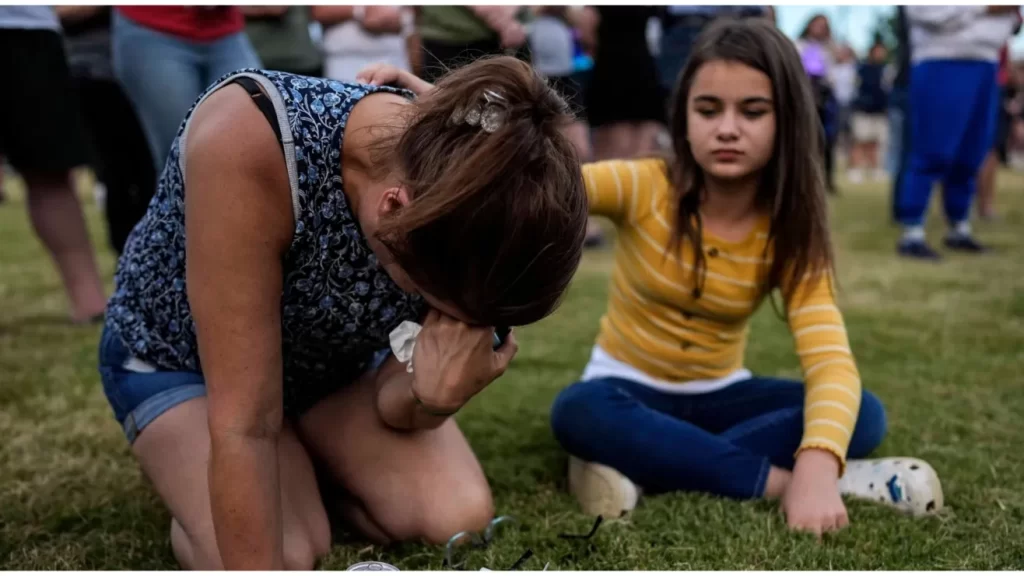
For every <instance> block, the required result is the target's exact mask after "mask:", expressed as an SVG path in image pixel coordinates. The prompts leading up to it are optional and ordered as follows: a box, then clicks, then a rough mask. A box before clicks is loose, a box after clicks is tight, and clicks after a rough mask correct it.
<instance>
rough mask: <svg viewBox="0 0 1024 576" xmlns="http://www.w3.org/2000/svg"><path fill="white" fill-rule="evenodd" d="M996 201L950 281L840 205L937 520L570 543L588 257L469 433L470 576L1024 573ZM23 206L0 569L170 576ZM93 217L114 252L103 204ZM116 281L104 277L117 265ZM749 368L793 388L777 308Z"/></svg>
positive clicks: (1009, 193)
mask: <svg viewBox="0 0 1024 576" xmlns="http://www.w3.org/2000/svg"><path fill="white" fill-rule="evenodd" d="M999 186H1000V190H999V204H1000V207H1001V209H1002V212H1003V215H1004V218H1003V219H1002V220H1001V221H999V222H997V223H993V224H987V223H986V224H979V225H977V228H978V230H979V235H980V237H981V238H982V239H983V240H986V241H988V242H990V243H991V244H992V245H993V246H994V247H995V248H996V250H997V251H996V252H995V253H994V254H990V255H985V256H983V257H974V258H972V257H966V256H950V257H949V258H948V259H947V260H946V261H945V262H944V263H942V264H939V265H934V264H923V263H914V262H907V261H904V260H899V259H897V258H895V257H894V254H893V244H894V241H895V238H896V230H895V229H894V228H893V227H892V226H891V225H890V224H889V222H888V214H889V212H888V196H887V192H886V190H885V187H882V186H878V185H864V186H859V187H858V186H845V187H844V188H843V193H842V196H840V197H839V198H836V199H833V200H832V213H833V228H834V231H835V232H834V234H835V238H836V241H837V245H838V252H839V266H840V280H841V283H842V292H841V295H840V298H841V302H842V305H843V309H844V311H845V316H846V321H847V323H848V328H849V334H850V338H851V340H852V344H853V347H854V350H855V353H856V355H857V357H858V360H859V367H860V371H861V374H862V376H863V379H864V384H865V386H866V387H867V388H869V389H871V390H872V391H874V392H875V393H877V394H878V395H879V396H880V397H881V398H882V399H883V400H884V402H885V404H886V406H887V408H888V411H889V417H890V435H889V437H888V439H887V440H886V441H885V443H884V444H883V446H882V447H881V449H880V450H879V454H880V455H913V456H918V457H921V458H925V459H927V460H928V461H930V462H931V463H932V464H933V465H934V466H935V468H936V469H937V470H938V472H939V474H940V476H941V478H942V481H943V487H944V490H945V495H946V502H947V506H948V508H947V510H946V512H945V513H944V514H943V515H941V516H938V517H933V518H928V519H911V518H906V517H902V516H899V515H897V514H895V513H893V512H891V511H890V510H888V509H886V508H882V507H879V506H877V505H874V504H870V503H859V502H851V503H850V516H851V521H852V523H851V526H850V527H849V528H848V529H847V530H845V531H844V532H842V533H840V534H838V535H836V536H834V537H830V538H827V539H826V540H825V541H824V543H821V544H819V543H817V542H815V541H814V540H813V539H812V538H810V537H806V536H801V535H795V534H793V533H791V532H789V531H788V530H787V529H786V526H785V523H784V521H783V519H782V518H781V516H780V514H779V513H778V509H777V507H776V506H774V505H771V504H767V503H757V502H754V503H737V502H731V501H724V500H720V499H716V498H711V497H706V496H701V495H687V494H679V495H668V496H659V497H653V498H647V499H645V500H644V501H643V502H642V504H641V506H640V507H639V508H638V509H637V510H636V511H635V513H634V514H633V515H632V516H631V517H630V518H629V519H627V520H621V521H611V522H607V523H605V525H603V526H602V527H601V528H600V530H599V531H598V532H597V534H596V535H595V536H594V537H593V538H592V539H591V540H589V541H586V542H573V541H566V540H561V539H558V538H557V534H559V533H560V532H575V533H581V532H584V533H585V532H586V531H587V530H589V528H590V525H591V522H592V521H591V519H589V518H587V517H585V516H583V515H582V514H580V513H579V512H578V511H577V509H576V507H575V505H574V502H573V500H572V499H571V498H570V496H569V495H568V494H567V493H566V490H565V473H564V471H565V456H564V455H563V453H562V452H561V450H560V449H559V447H558V446H557V444H556V443H555V441H554V440H553V438H552V436H551V434H550V432H549V428H548V423H547V414H548V407H549V406H550V404H551V401H552V399H553V398H554V396H555V394H556V393H557V392H558V390H559V389H560V388H561V387H562V386H564V385H566V384H568V383H570V382H572V381H573V380H574V378H575V377H576V376H577V375H578V374H579V372H580V369H581V368H582V366H583V364H584V362H585V360H586V358H587V356H588V353H589V349H590V346H591V344H592V342H593V339H594V335H595V332H596V328H597V322H598V318H599V317H600V315H601V314H602V311H603V307H604V299H605V294H606V278H607V274H608V271H609V269H610V262H611V260H610V254H609V253H608V252H603V253H595V254H591V255H588V257H587V259H586V261H585V263H584V265H583V267H582V269H581V271H580V272H579V275H578V278H577V280H576V283H575V285H574V287H573V289H572V292H571V295H570V297H569V298H568V300H567V301H566V303H565V305H564V306H563V307H562V308H561V309H560V310H559V312H558V313H557V314H556V315H555V316H553V317H552V318H550V319H549V320H547V321H545V322H543V323H542V324H540V325H538V326H534V327H530V328H527V329H524V330H522V331H521V333H520V342H521V352H520V354H519V357H518V358H517V360H516V362H515V363H514V365H513V368H512V369H511V370H510V372H509V373H508V374H507V376H506V377H505V378H503V379H502V380H501V381H499V382H497V383H495V384H494V385H493V386H492V387H491V388H490V389H488V390H487V391H486V392H484V393H483V394H482V395H481V396H480V397H479V398H478V399H477V400H475V401H474V402H473V403H472V404H471V406H470V407H469V408H467V409H466V410H465V411H464V413H462V414H461V415H460V416H459V422H460V424H461V426H462V427H463V428H464V430H465V431H466V434H467V436H468V438H469V440H470V442H471V443H472V446H473V448H474V450H475V451H476V453H477V455H478V456H479V458H480V459H481V461H482V463H483V467H484V469H485V471H486V473H487V476H488V478H489V480H490V482H491V485H492V487H493V489H494V495H495V499H496V504H497V508H498V511H499V513H500V514H512V515H514V516H516V517H517V518H518V519H519V520H520V525H519V526H518V527H514V528H512V529H510V530H509V531H507V532H505V533H504V534H503V536H502V537H501V538H499V539H498V540H497V541H496V542H495V543H494V544H493V545H492V546H491V547H490V548H488V549H486V550H480V551H476V552H474V553H472V554H471V555H470V556H469V558H468V564H467V567H468V568H470V569H478V568H480V567H482V566H488V567H491V568H495V569H501V568H507V567H509V566H511V565H512V563H513V562H514V561H515V560H516V559H517V558H519V556H520V554H521V553H522V552H523V551H524V550H525V549H526V548H530V549H532V550H533V552H534V556H533V558H531V559H530V560H528V561H527V562H526V563H525V564H524V566H523V568H525V569H534V570H539V569H541V568H542V567H543V566H544V565H545V564H546V563H549V562H550V568H551V569H567V570H572V569H611V570H620V569H672V570H683V569H814V570H816V569H832V568H835V569H880V568H889V569H953V568H957V569H999V568H1016V569H1021V568H1024V544H1022V543H1024V457H1022V455H1021V454H1022V453H1021V446H1024V425H1022V423H1021V421H1022V414H1024V234H1022V232H1021V230H1022V225H1024V194H1022V191H1024V176H1022V175H1014V174H1010V173H1004V174H1002V175H1001V179H1000V181H999ZM13 196H14V198H13V199H11V200H9V201H8V202H7V203H5V204H2V205H0V568H3V569H26V570H31V569H129V568H131V569H163V568H174V567H175V563H174V560H173V557H172V556H171V553H170V547H169V544H168V538H167V530H168V525H169V517H168V515H167V512H166V511H165V510H164V509H163V507H162V506H161V504H160V502H159V501H158V499H157V498H156V497H155V495H154V492H153V491H152V490H151V488H150V487H149V486H148V485H147V483H146V481H145V479H144V478H143V477H142V475H141V474H140V472H139V470H138V467H137V466H136V464H135V462H134V461H133V460H132V458H131V456H130V453H129V450H128V447H127V446H126V444H125V442H124V439H123V437H122V434H121V432H120V430H119V428H118V426H117V424H116V423H115V422H114V420H113V419H112V417H111V415H110V411H109V409H108V407H107V404H106V401H105V399H104V397H103V393H102V391H101V387H100V382H99V377H98V375H97V372H96V369H95V364H96V360H95V359H96V342H97V338H98V336H99V329H98V328H96V327H82V328H79V327H71V326H68V325H66V323H65V321H64V318H65V314H66V308H65V301H64V296H63V293H62V291H61V288H60V284H59V282H58V279H57V276H56V273H55V272H54V270H53V268H52V267H51V265H50V262H49V260H48V258H47V256H46V254H45V253H44V251H43V250H42V248H41V247H40V245H39V243H38V242H37V240H36V239H35V237H34V236H33V234H32V233H31V231H30V228H29V224H28V219H27V217H26V214H25V205H24V202H23V201H22V200H21V199H20V198H21V195H20V194H17V193H15V194H14V195H13ZM88 215H89V222H90V227H91V230H92V232H93V234H94V239H95V242H96V245H97V246H99V247H101V248H104V249H105V242H104V237H103V226H102V221H101V218H100V215H99V214H98V213H97V211H96V209H95V207H94V206H92V205H91V203H90V204H89V205H88ZM938 216H939V214H938V213H937V212H936V213H935V214H933V218H932V222H933V226H934V227H933V228H932V229H931V230H930V235H931V236H932V237H933V238H938V235H939V233H941V222H940V220H941V218H939V217H938ZM102 267H103V272H104V273H105V274H106V275H107V276H108V277H109V276H110V275H111V273H112V271H113V259H112V258H111V257H110V255H109V254H108V253H107V252H106V251H104V253H103V256H102ZM748 351H749V354H748V365H749V366H750V367H751V368H752V369H754V370H756V371H758V372H760V373H763V374H768V375H785V376H798V375H799V366H798V364H797V361H796V357H795V355H794V354H793V351H792V343H791V339H790V337H789V335H788V334H787V332H786V327H785V325H784V324H783V323H782V322H780V321H778V320H777V319H776V318H775V317H774V315H773V313H772V311H771V309H770V308H769V307H765V308H764V309H762V310H761V312H760V313H759V314H758V315H757V317H756V319H755V321H754V324H753V328H752V331H751V340H750V345H749V348H748ZM368 559H380V560H384V561H387V562H390V563H392V564H395V565H397V566H398V567H399V568H401V569H403V570H409V569H436V568H440V567H441V564H442V560H443V550H442V549H439V548H434V547H425V546H419V545H411V544H409V545H401V546H394V547H386V548H380V547H370V546H369V545H367V544H365V543H363V542H360V541H358V540H357V539H354V538H352V537H350V536H346V537H343V538H342V539H341V542H340V543H339V544H338V545H336V546H335V547H334V549H333V551H332V553H331V554H330V556H329V557H328V559H327V560H326V561H325V563H324V567H326V568H331V569H344V568H345V567H346V566H348V565H349V564H351V563H353V562H356V561H359V560H368Z"/></svg>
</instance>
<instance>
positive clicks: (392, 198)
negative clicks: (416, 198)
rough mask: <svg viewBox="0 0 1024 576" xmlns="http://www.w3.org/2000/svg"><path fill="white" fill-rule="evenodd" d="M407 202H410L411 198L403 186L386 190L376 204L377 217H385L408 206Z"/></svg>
mask: <svg viewBox="0 0 1024 576" xmlns="http://www.w3.org/2000/svg"><path fill="white" fill-rule="evenodd" d="M409 202H412V196H411V195H410V194H409V190H408V189H406V187H405V186H395V187H394V188H388V189H387V190H385V191H384V193H383V194H381V195H380V200H379V201H378V203H377V215H378V216H386V215H388V214H391V213H392V212H395V211H397V210H400V209H401V208H402V207H403V206H406V205H408V204H409Z"/></svg>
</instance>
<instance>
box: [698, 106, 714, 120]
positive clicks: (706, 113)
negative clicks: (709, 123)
mask: <svg viewBox="0 0 1024 576" xmlns="http://www.w3.org/2000/svg"><path fill="white" fill-rule="evenodd" d="M717 113H718V110H715V109H714V108H698V109H697V114H700V115H701V116H703V117H705V118H711V117H712V116H714V115H715V114H717Z"/></svg>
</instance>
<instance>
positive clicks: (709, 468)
mask: <svg viewBox="0 0 1024 576" xmlns="http://www.w3.org/2000/svg"><path fill="white" fill-rule="evenodd" d="M804 397H805V390H804V385H803V384H802V383H801V382H796V381H792V380H779V379H774V378H751V379H749V380H744V381H741V382H737V383H735V384H733V385H731V386H729V387H727V388H724V389H722V390H718V391H715V392H709V393H706V394H678V393H676V394H673V393H667V392H662V391H660V390H656V389H654V388H651V387H649V386H646V385H643V384H638V383H636V382H632V381H629V380H624V379H620V378H598V379H594V380H587V381H584V382H578V383H576V384H573V385H572V386H570V387H568V388H566V389H565V390H563V391H562V392H561V394H559V396H558V398H557V399H555V403H554V406H553V407H552V409H551V425H552V428H553V431H554V435H555V438H556V439H557V440H558V442H559V443H561V445H562V447H563V448H565V450H566V451H568V452H569V453H570V454H572V455H574V456H577V457H579V458H582V459H583V460H587V461H590V462H598V463H601V464H604V465H606V466H610V467H612V468H614V469H615V470H618V471H619V472H621V473H622V474H624V475H625V476H626V477H628V478H629V479H630V480H632V481H633V482H634V483H636V484H638V485H639V486H641V487H642V488H643V489H644V490H645V491H647V492H651V493H657V492H669V491H680V490H681V491H697V492H706V493H710V494H715V495H719V496H725V497H729V498H736V499H752V498H760V497H761V496H762V495H763V494H764V490H765V484H766V482H767V479H768V470H769V468H770V466H772V465H774V466H777V467H780V468H784V469H792V467H793V455H794V453H795V452H796V450H797V448H798V447H799V446H800V441H801V439H802V437H803V429H804V416H803V410H804ZM885 433H886V416H885V409H884V408H883V407H882V403H881V401H880V400H879V399H878V397H877V396H875V395H873V394H871V393H870V392H867V391H865V392H864V393H863V396H862V399H861V407H860V414H859V415H858V418H857V425H856V428H855V429H854V433H853V438H852V440H851V442H850V447H849V449H848V451H847V454H848V456H849V457H850V458H863V457H865V456H867V455H868V454H870V453H871V452H872V451H874V450H875V448H877V447H878V445H879V444H881V443H882V439H883V438H884V437H885Z"/></svg>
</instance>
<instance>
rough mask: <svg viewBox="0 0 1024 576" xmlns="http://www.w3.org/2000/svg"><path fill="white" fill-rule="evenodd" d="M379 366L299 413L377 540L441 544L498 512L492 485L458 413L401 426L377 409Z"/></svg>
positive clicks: (310, 442) (308, 437)
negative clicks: (437, 421)
mask: <svg viewBox="0 0 1024 576" xmlns="http://www.w3.org/2000/svg"><path fill="white" fill-rule="evenodd" d="M372 374H373V373H372V372H371V373H367V374H366V375H364V376H363V377H361V378H360V379H359V380H358V381H357V382H355V383H353V384H351V385H349V386H346V387H345V388H343V389H341V390H339V391H337V392H334V393H333V394H332V395H330V396H328V397H327V398H325V399H324V400H322V401H320V402H319V403H318V404H316V405H315V406H314V407H313V408H311V409H310V410H309V411H308V412H306V413H305V414H304V415H303V416H302V417H301V418H300V419H299V426H298V429H299V433H300V436H301V437H302V441H303V443H304V444H305V445H306V446H307V447H308V448H309V450H310V452H311V453H312V454H313V456H314V457H315V458H316V459H317V460H318V462H322V463H323V464H324V465H325V467H326V468H327V469H328V471H329V472H330V474H331V476H332V478H333V480H334V481H335V482H337V483H338V484H340V486H341V489H342V490H343V491H344V492H345V496H346V497H347V496H351V499H348V500H349V501H348V502H347V503H346V504H345V505H344V506H343V509H342V512H343V513H344V514H346V515H347V516H348V519H349V521H351V522H352V524H353V525H354V526H355V527H356V528H358V529H359V530H361V531H362V532H363V533H364V534H366V535H367V536H369V537H370V538H372V539H374V540H378V541H379V540H384V539H386V540H390V541H404V540H425V541H427V542H431V543H435V544H440V543H444V542H447V541H448V539H449V538H451V537H452V536H454V535H455V534H457V533H459V532H462V531H464V530H481V529H483V528H485V527H486V526H487V524H488V523H489V522H490V521H491V520H492V519H493V518H494V504H493V502H492V500H491V491H490V487H489V486H488V484H487V479H486V478H485V477H484V473H483V470H482V469H481V467H480V463H479V462H478V461H477V459H476V456H475V455H474V454H473V451H472V449H471V448H470V447H469V444H468V443H467V442H466V439H465V437H464V436H463V435H462V432H460V431H459V428H458V426H457V425H456V424H455V421H454V420H449V421H448V422H446V423H445V424H443V425H441V426H440V427H439V428H437V429H435V430H419V431H412V432H408V431H398V430H395V429H392V428H390V427H388V426H387V425H385V424H384V422H383V421H382V420H381V419H380V416H378V415H377V409H376V388H375V386H374V381H373V377H372Z"/></svg>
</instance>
